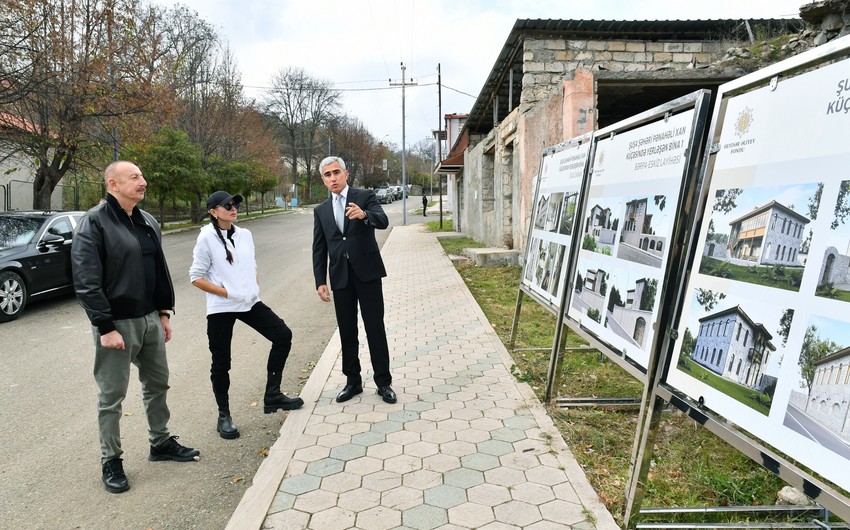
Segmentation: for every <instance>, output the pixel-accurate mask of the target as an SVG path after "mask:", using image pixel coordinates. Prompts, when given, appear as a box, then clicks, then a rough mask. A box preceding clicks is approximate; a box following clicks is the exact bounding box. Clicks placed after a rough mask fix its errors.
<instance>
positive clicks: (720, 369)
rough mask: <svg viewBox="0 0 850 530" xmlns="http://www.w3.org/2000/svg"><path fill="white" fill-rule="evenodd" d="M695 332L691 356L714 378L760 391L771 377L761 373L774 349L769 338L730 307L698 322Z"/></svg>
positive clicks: (765, 331)
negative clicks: (713, 375)
mask: <svg viewBox="0 0 850 530" xmlns="http://www.w3.org/2000/svg"><path fill="white" fill-rule="evenodd" d="M699 324H700V325H699V333H698V334H697V337H696V345H695V346H694V351H693V352H692V353H691V357H692V358H693V360H694V361H696V362H697V363H698V364H700V365H702V366H704V367H705V368H707V369H709V370H711V371H712V372H714V373H716V374H717V375H719V376H721V377H723V378H725V379H729V380H730V381H734V382H735V383H738V384H740V385H743V386H746V387H748V388H752V389H755V390H758V391H762V390H764V389H765V388H766V387H767V386H768V385H769V384H770V383H771V382H775V380H776V379H775V378H774V377H773V376H769V375H766V374H765V373H764V371H765V369H766V368H767V366H768V363H769V361H770V355H771V353H772V352H774V351H776V347H775V346H774V345H773V344H772V343H771V342H770V339H772V338H773V336H772V335H771V334H770V333H769V332H768V331H767V329H765V327H764V326H763V325H762V324H757V323H755V322H753V321H752V319H750V317H749V316H748V315H747V314H746V313H745V312H744V310H743V309H741V306H737V305H736V306H734V307H731V308H729V309H725V310H723V311H719V312H717V313H714V314H712V315H708V316H705V317H703V318H701V319H700V320H699Z"/></svg>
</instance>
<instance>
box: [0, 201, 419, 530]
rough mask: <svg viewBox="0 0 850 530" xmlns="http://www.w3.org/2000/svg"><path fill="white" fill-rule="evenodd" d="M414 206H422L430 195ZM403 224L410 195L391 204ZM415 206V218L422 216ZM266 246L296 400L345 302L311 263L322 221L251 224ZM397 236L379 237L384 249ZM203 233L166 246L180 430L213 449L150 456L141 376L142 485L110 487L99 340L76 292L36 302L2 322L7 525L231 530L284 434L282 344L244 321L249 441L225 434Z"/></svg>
mask: <svg viewBox="0 0 850 530" xmlns="http://www.w3.org/2000/svg"><path fill="white" fill-rule="evenodd" d="M413 199H416V201H417V202H416V203H414V201H413V200H411V199H410V198H409V199H408V201H407V205H408V210H409V211H412V210H413V208H412V206H415V205H416V204H420V203H418V200H419V197H414V198H413ZM384 209H385V210H386V211H387V213H388V214H389V215H390V223H391V227H392V226H393V225H396V224H401V217H402V216H401V202H400V201H398V202H395V203H393V204H391V205H384ZM423 220H430V219H423V218H422V217H421V206H420V209H419V213H418V214H412V213H409V214H408V216H407V224H412V223H414V222H422V221H423ZM242 226H244V227H245V228H248V229H250V230H251V232H252V233H253V235H254V241H255V243H256V246H257V262H258V270H259V277H260V295H261V298H262V299H263V301H264V302H265V303H266V304H268V305H269V306H270V307H272V309H274V310H275V311H276V312H277V313H278V315H280V316H281V317H282V318H283V319H284V320H285V321H286V323H287V325H288V326H289V327H290V328H291V329H292V330H293V346H292V353H291V354H290V357H289V360H288V361H287V364H286V368H285V370H284V381H283V385H282V389H283V391H284V392H285V393H287V394H290V395H291V394H296V393H298V389H299V387H300V385H301V384H303V382H304V381H306V378H307V377H308V376H309V373H310V370H311V369H312V366H313V363H314V362H315V361H316V360H317V359H318V358H319V356H320V355H321V353H322V351H323V350H324V348H325V346H326V345H327V343H328V341H329V340H330V337H331V336H332V335H333V333H334V331H335V330H336V322H335V319H334V316H333V307H332V305H331V304H325V303H323V302H321V300H319V297H318V296H317V295H316V292H315V289H314V286H313V279H312V266H311V252H310V246H311V242H312V227H313V215H312V210H311V209H304V210H295V211H291V212H287V213H284V214H281V215H276V216H272V217H268V218H264V219H258V220H253V221H246V222H245V223H244V224H243V225H242ZM389 232H390V230H384V231H379V242H380V243H381V244H383V241H385V240H386V237H387V236H388V235H389ZM196 237H197V232H196V231H195V230H191V231H187V232H181V233H176V234H168V235H166V237H165V238H164V249H165V252H166V256H167V259H168V263H169V267H170V269H171V274H172V277H173V280H174V284H175V290H176V296H177V308H176V309H177V313H176V315H175V316H174V317H173V318H172V323H173V327H174V336H173V338H172V340H171V342H170V343H169V345H168V358H169V367H170V370H171V379H170V383H171V390H170V391H169V394H168V403H169V407H170V409H171V421H170V424H169V428H170V430H171V433H172V434H173V435H178V436H180V442H181V443H183V444H184V445H187V446H190V447H196V448H198V449H200V451H201V459H200V461H198V462H188V463H177V462H149V461H148V460H147V455H148V450H149V449H148V443H147V422H146V419H145V414H144V410H143V407H142V399H141V392H140V387H139V384H138V380H137V379H136V378H137V375H138V373H137V371H136V370H135V368H134V369H133V370H132V371H131V382H130V389H129V391H128V395H127V398H126V400H125V401H124V417H123V419H122V421H121V429H122V433H121V434H122V446H123V449H124V455H123V458H124V469H125V471H126V473H127V476H128V478H129V480H130V485H131V489H130V490H129V491H128V492H125V493H122V494H118V495H114V494H109V493H107V492H105V491H104V490H103V486H102V483H101V480H100V478H101V470H100V446H99V442H98V436H97V418H96V414H97V410H96V406H97V399H96V398H97V387H96V385H95V383H94V380H93V377H92V374H91V372H92V359H93V352H94V348H93V339H92V335H91V329H90V326H89V323H88V320H87V319H86V317H85V314H84V312H83V310H82V309H81V308H80V307H79V305H78V304H77V302H76V299H74V298H73V296H70V297H65V298H61V299H56V300H51V301H45V302H41V303H38V304H33V305H32V306H30V307H29V308H28V309H27V310H26V312H25V313H24V315H23V316H22V317H21V318H20V319H18V320H17V321H14V322H9V323H5V324H0V345H2V346H0V393H1V394H0V395H2V398H0V421H2V429H0V462H2V463H0V527H2V528H34V529H41V528H44V529H57V528H68V529H71V528H74V529H76V528H84V529H116V528H122V529H134V528H138V529H155V530H157V529H163V528H179V529H188V528H202V529H214V528H223V527H224V526H225V525H226V523H227V521H228V520H229V518H230V514H231V513H232V512H233V510H234V509H235V507H236V505H237V504H238V503H239V500H240V499H241V498H242V495H243V493H244V492H245V490H246V489H247V488H248V487H249V486H250V484H251V480H252V477H253V475H254V473H255V472H256V470H257V468H258V467H259V465H260V463H261V462H262V460H263V457H264V452H265V451H266V450H267V449H268V448H269V447H271V446H272V444H274V442H275V440H276V439H277V436H278V432H279V430H280V427H281V425H282V424H283V421H285V418H286V415H285V413H283V412H281V411H278V412H277V413H275V414H263V410H262V394H263V390H264V387H265V366H266V358H267V355H268V349H269V347H268V342H266V341H265V339H263V338H262V337H261V336H260V335H259V334H257V333H256V332H254V331H253V330H251V329H250V328H248V327H247V326H244V325H243V324H240V323H237V325H236V328H235V330H234V340H233V368H232V369H231V394H230V396H231V398H230V401H231V412H232V415H233V419H234V422H235V423H236V424H237V426H238V427H239V430H240V432H241V433H242V436H241V437H240V438H238V439H236V440H224V439H222V438H220V437H219V436H218V434H217V433H216V432H215V418H216V407H215V401H214V399H213V396H212V390H211V387H210V381H209V351H208V349H207V339H206V319H205V303H204V297H203V293H202V292H201V291H200V290H198V289H196V288H194V287H192V286H191V285H190V284H189V280H188V269H189V265H190V263H191V259H192V248H193V246H194V243H195V238H196Z"/></svg>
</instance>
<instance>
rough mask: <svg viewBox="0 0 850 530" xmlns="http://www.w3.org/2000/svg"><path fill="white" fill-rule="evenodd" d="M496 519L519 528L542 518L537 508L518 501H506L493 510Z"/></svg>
mask: <svg viewBox="0 0 850 530" xmlns="http://www.w3.org/2000/svg"><path fill="white" fill-rule="evenodd" d="M493 513H495V514H496V519H497V520H499V521H502V522H505V523H508V524H512V525H516V526H519V527H523V526H528V525H530V524H532V523H535V522H537V521H539V520H541V519H542V518H543V516H542V515H540V510H539V509H538V508H537V506H534V505H532V504H528V503H525V502H520V501H508V502H506V503H504V504H500V505H498V506H496V507H495V508H493Z"/></svg>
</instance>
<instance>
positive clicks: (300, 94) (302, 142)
mask: <svg viewBox="0 0 850 530" xmlns="http://www.w3.org/2000/svg"><path fill="white" fill-rule="evenodd" d="M339 98H340V93H339V91H337V90H335V89H333V87H332V86H331V84H330V82H328V81H324V80H320V79H316V78H313V77H311V76H309V75H308V74H307V73H306V72H305V71H304V69H303V68H296V67H289V68H286V69H284V70H281V71H280V72H278V73H277V74H276V75H275V76H274V77H273V78H272V89H271V91H270V93H269V96H268V100H267V101H266V111H267V112H268V114H270V115H272V116H275V117H276V119H277V126H278V131H279V136H280V139H281V141H282V142H283V147H282V155H283V158H284V159H285V160H286V161H287V162H288V163H289V165H290V168H291V172H292V176H293V178H297V175H298V174H299V173H300V171H299V169H300V166H299V162H302V163H303V168H304V171H305V172H306V173H307V175H308V177H309V176H310V175H312V172H313V164H314V162H315V161H316V159H317V157H318V156H319V152H320V150H319V148H320V147H323V145H324V142H323V141H322V140H321V138H320V134H319V133H320V131H321V130H323V128H325V127H327V126H328V124H329V123H330V122H331V121H332V119H333V118H334V113H335V112H336V111H337V109H338V108H339Z"/></svg>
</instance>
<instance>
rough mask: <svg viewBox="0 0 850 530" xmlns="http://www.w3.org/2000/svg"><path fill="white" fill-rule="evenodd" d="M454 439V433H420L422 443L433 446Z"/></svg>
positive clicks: (438, 431)
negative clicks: (428, 443)
mask: <svg viewBox="0 0 850 530" xmlns="http://www.w3.org/2000/svg"><path fill="white" fill-rule="evenodd" d="M455 439H456V436H455V433H453V432H451V431H440V430H435V431H428V432H423V433H422V441H423V442H430V443H433V444H444V443H447V442H451V441H453V440H455Z"/></svg>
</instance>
